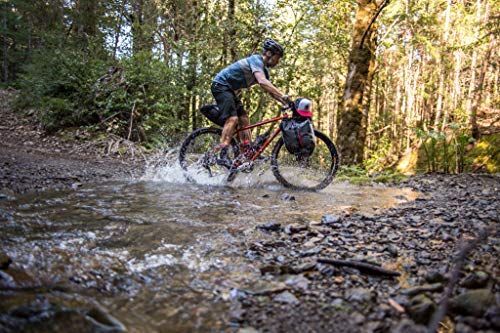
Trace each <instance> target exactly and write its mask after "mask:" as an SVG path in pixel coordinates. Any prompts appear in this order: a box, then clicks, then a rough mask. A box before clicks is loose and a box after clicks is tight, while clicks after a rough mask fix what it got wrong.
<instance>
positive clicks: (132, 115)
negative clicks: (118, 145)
mask: <svg viewBox="0 0 500 333" xmlns="http://www.w3.org/2000/svg"><path fill="white" fill-rule="evenodd" d="M134 112H135V101H134V105H133V106H132V111H131V112H130V126H129V128H128V135H127V140H130V136H131V135H132V125H133V123H134Z"/></svg>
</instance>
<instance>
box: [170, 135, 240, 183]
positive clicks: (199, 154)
mask: <svg viewBox="0 0 500 333" xmlns="http://www.w3.org/2000/svg"><path fill="white" fill-rule="evenodd" d="M221 135H222V130H221V129H220V128H213V127H209V128H200V129H197V130H195V131H194V132H192V133H191V134H190V135H189V136H188V137H187V138H186V140H184V142H183V143H182V145H181V148H180V151H179V164H180V165H181V168H182V169H183V170H184V175H185V176H186V178H187V179H188V180H190V181H196V180H200V181H203V178H205V177H210V178H212V177H219V176H220V177H225V175H226V174H227V168H225V167H224V166H221V165H219V164H218V163H217V159H218V153H217V152H216V151H215V147H216V146H217V145H218V144H219V143H220V138H221ZM228 153H229V156H228V157H229V158H230V159H231V160H232V159H233V158H234V156H237V155H238V145H237V144H236V141H235V140H234V139H233V140H232V142H231V146H230V149H229V151H228Z"/></svg>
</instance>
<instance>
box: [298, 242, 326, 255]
mask: <svg viewBox="0 0 500 333" xmlns="http://www.w3.org/2000/svg"><path fill="white" fill-rule="evenodd" d="M304 246H305V245H304ZM322 250H323V248H322V247H320V246H316V247H314V248H312V249H307V250H304V251H300V256H301V257H310V256H314V255H317V254H319V253H321V251H322Z"/></svg>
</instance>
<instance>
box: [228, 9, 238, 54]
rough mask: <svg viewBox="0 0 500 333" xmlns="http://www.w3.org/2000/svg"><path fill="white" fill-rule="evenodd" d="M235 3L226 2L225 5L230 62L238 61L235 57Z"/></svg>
mask: <svg viewBox="0 0 500 333" xmlns="http://www.w3.org/2000/svg"><path fill="white" fill-rule="evenodd" d="M235 2H236V1H235V0H228V4H227V20H228V37H229V53H230V55H231V62H234V61H236V60H238V59H237V55H236V27H235V19H234V14H235V12H236V3H235Z"/></svg>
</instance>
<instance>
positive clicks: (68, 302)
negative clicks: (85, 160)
mask: <svg viewBox="0 0 500 333" xmlns="http://www.w3.org/2000/svg"><path fill="white" fill-rule="evenodd" d="M416 195H417V194H416V193H415V192H412V191H410V190H406V189H395V188H387V187H384V186H370V187H361V186H354V185H349V184H347V183H335V182H334V183H333V184H332V185H330V186H329V187H327V188H326V189H325V190H323V191H321V192H318V193H308V192H300V191H290V190H287V189H284V188H283V187H281V186H280V185H279V184H278V183H277V181H276V180H274V179H273V178H272V175H270V174H269V172H267V173H266V172H263V173H260V175H259V173H258V172H256V173H253V174H251V175H240V176H239V177H238V178H237V180H236V181H235V183H234V184H232V185H231V186H225V185H224V184H223V183H222V182H221V180H220V179H208V178H202V179H198V183H197V184H193V183H188V182H186V181H185V180H184V177H183V175H182V173H181V172H180V170H179V169H178V168H176V167H174V166H163V167H160V168H158V167H156V168H152V169H150V170H148V171H147V172H146V174H145V175H144V176H143V177H141V178H139V179H134V180H123V181H118V182H109V183H103V184H94V185H87V186H84V187H82V188H79V189H78V190H73V191H59V192H46V193H43V194H37V195H26V196H19V197H17V198H11V199H6V200H3V201H0V213H1V215H0V221H1V223H0V230H1V233H0V240H1V244H2V250H3V251H4V252H5V253H7V254H8V255H9V256H10V257H11V258H12V259H13V262H14V264H13V266H14V267H17V268H19V269H20V270H22V271H23V272H24V273H23V274H24V275H23V276H24V278H22V279H21V280H20V281H21V283H20V284H21V285H23V286H28V287H29V286H32V285H64V286H67V288H66V289H64V288H62V289H60V290H59V289H58V290H55V291H52V292H51V291H49V292H47V295H48V296H46V297H48V298H49V301H51V302H58V304H63V305H64V306H69V307H71V306H73V307H76V308H78V307H80V308H85V307H86V306H88V304H90V303H92V302H96V301H97V302H98V303H99V304H101V305H102V306H103V307H104V308H106V309H107V311H109V313H111V314H112V316H114V317H115V318H117V319H118V320H119V321H120V322H122V323H123V324H124V325H125V326H126V327H127V329H128V331H129V332H154V331H161V332H193V331H200V332H206V331H221V330H225V329H228V327H230V323H229V322H228V320H227V312H228V309H229V304H230V300H231V297H232V293H233V292H234V290H235V289H238V288H243V286H247V287H248V285H251V284H252V283H255V282H256V281H259V278H260V272H259V269H258V268H259V262H258V261H256V260H255V259H254V258H252V256H251V255H249V254H248V248H249V246H250V244H252V243H253V242H256V241H263V240H265V239H272V237H273V235H272V233H265V232H262V231H260V230H257V229H256V226H257V225H259V224H262V223H266V222H270V221H276V222H278V223H281V225H286V224H290V223H303V224H306V223H309V222H311V221H320V219H321V217H322V216H323V215H324V214H336V213H338V212H341V211H344V210H359V211H362V212H365V213H366V214H370V213H373V212H374V211H375V210H377V209H383V208H386V207H391V206H394V205H397V204H399V203H401V202H405V201H408V200H413V199H414V198H415V197H416ZM292 196H293V197H294V200H290V199H292V198H291V197H292ZM36 294H37V292H36V291H33V292H31V293H30V292H26V293H23V294H22V297H21V296H20V295H19V293H12V294H6V295H3V296H2V297H3V298H4V304H10V305H12V304H15V303H16V302H19V303H22V302H24V303H26V302H29V300H30V297H31V298H32V299H35V298H36ZM20 297H21V299H20ZM10 305H9V306H10ZM0 308H2V307H1V306H0ZM5 308H7V306H6V305H5V307H4V308H3V309H4V310H5ZM0 312H1V310H0ZM51 320H52V319H51ZM57 327H63V328H64V325H63V326H57ZM53 329H54V326H52V327H51V329H50V330H53ZM62 331H64V329H62V330H61V332H62Z"/></svg>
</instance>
